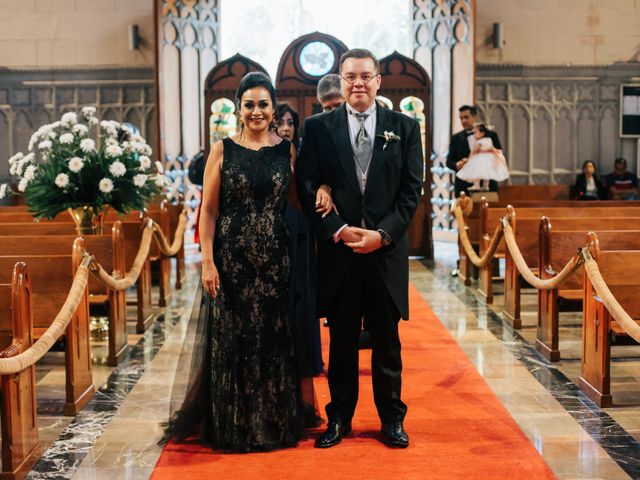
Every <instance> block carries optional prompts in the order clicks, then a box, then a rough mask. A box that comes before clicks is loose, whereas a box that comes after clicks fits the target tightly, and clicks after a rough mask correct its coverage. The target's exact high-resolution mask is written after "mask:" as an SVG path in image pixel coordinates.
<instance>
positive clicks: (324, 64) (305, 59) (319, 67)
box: [300, 42, 336, 77]
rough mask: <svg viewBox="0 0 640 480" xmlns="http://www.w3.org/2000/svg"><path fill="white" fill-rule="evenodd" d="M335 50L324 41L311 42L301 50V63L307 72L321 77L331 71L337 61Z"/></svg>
mask: <svg viewBox="0 0 640 480" xmlns="http://www.w3.org/2000/svg"><path fill="white" fill-rule="evenodd" d="M335 59H336V57H335V55H334V54H333V50H331V48H330V47H329V45H327V44H326V43H324V42H311V43H308V44H306V45H305V46H304V48H303V49H302V51H301V52H300V65H301V66H302V69H303V70H304V71H305V73H307V74H309V75H313V76H314V77H320V76H322V75H325V74H327V73H329V72H330V71H331V67H333V64H334V62H335Z"/></svg>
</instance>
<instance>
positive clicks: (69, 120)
mask: <svg viewBox="0 0 640 480" xmlns="http://www.w3.org/2000/svg"><path fill="white" fill-rule="evenodd" d="M60 123H62V124H63V125H65V126H66V125H73V124H75V123H78V115H77V114H76V112H67V113H65V114H64V115H62V118H61V119H60Z"/></svg>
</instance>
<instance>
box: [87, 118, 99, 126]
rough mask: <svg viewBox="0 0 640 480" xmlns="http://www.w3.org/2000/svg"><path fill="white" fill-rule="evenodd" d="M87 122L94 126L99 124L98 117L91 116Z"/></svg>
mask: <svg viewBox="0 0 640 480" xmlns="http://www.w3.org/2000/svg"><path fill="white" fill-rule="evenodd" d="M87 122H88V123H89V125H91V126H92V127H94V126H96V125H97V124H98V119H97V118H96V117H89V119H88V120H87Z"/></svg>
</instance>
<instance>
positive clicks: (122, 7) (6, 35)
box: [0, 0, 154, 68]
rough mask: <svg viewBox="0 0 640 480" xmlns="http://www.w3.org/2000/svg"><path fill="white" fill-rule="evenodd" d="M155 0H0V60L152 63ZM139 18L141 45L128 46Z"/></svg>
mask: <svg viewBox="0 0 640 480" xmlns="http://www.w3.org/2000/svg"><path fill="white" fill-rule="evenodd" d="M153 3H154V2H153V0H0V65H1V66H3V67H9V68H25V67H28V68H33V67H38V68H60V67H70V66H73V67H76V66H79V65H81V66H98V65H99V66H107V65H108V66H119V67H122V66H152V65H153V59H154V41H153V35H154V33H153ZM131 24H137V25H138V26H139V32H140V37H141V43H140V48H139V50H133V51H132V50H129V40H128V39H129V36H128V35H129V34H128V26H129V25H131Z"/></svg>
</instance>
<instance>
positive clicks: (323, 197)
mask: <svg viewBox="0 0 640 480" xmlns="http://www.w3.org/2000/svg"><path fill="white" fill-rule="evenodd" d="M331 210H333V211H334V212H336V214H338V208H337V207H336V205H335V204H334V203H333V198H331V188H330V187H329V186H328V185H321V186H320V188H318V191H317V192H316V213H321V214H322V218H325V217H326V216H327V215H329V213H330V212H331Z"/></svg>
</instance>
